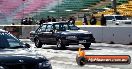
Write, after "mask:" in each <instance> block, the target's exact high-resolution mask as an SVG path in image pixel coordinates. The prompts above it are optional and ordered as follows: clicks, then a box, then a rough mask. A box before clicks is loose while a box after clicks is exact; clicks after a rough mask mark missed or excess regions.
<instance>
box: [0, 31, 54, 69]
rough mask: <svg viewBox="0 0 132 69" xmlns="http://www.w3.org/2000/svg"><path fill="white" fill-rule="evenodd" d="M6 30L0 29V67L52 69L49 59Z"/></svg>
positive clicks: (5, 68)
mask: <svg viewBox="0 0 132 69" xmlns="http://www.w3.org/2000/svg"><path fill="white" fill-rule="evenodd" d="M27 47H31V46H30V45H29V44H24V43H23V42H21V41H20V40H18V39H17V38H16V37H14V36H13V35H12V34H10V33H8V32H7V31H4V30H0V69H52V66H51V64H50V62H49V60H48V59H47V58H46V57H45V56H43V55H41V54H38V53H37V52H35V51H33V50H32V49H30V48H27Z"/></svg>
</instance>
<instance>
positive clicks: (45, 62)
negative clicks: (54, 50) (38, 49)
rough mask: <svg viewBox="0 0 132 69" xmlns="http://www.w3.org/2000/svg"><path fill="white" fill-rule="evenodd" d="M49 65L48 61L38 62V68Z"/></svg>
mask: <svg viewBox="0 0 132 69" xmlns="http://www.w3.org/2000/svg"><path fill="white" fill-rule="evenodd" d="M49 66H51V63H50V61H44V62H42V63H39V68H44V67H49Z"/></svg>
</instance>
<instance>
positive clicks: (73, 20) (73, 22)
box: [68, 16, 75, 25]
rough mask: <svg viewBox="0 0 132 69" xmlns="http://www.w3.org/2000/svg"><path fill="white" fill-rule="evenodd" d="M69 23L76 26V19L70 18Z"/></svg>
mask: <svg viewBox="0 0 132 69" xmlns="http://www.w3.org/2000/svg"><path fill="white" fill-rule="evenodd" d="M68 22H69V23H72V24H74V25H75V18H74V16H72V17H70V18H69V20H68Z"/></svg>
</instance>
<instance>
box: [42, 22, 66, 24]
mask: <svg viewBox="0 0 132 69" xmlns="http://www.w3.org/2000/svg"><path fill="white" fill-rule="evenodd" d="M58 23H67V22H47V23H43V24H58Z"/></svg>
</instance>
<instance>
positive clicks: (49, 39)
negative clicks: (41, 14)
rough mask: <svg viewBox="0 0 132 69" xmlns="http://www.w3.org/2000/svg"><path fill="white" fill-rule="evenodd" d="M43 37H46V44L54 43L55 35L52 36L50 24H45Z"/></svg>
mask: <svg viewBox="0 0 132 69" xmlns="http://www.w3.org/2000/svg"><path fill="white" fill-rule="evenodd" d="M45 37H46V41H47V43H48V44H54V43H55V36H54V32H53V26H52V24H48V25H47V26H46V32H45Z"/></svg>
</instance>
